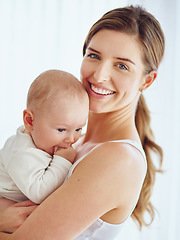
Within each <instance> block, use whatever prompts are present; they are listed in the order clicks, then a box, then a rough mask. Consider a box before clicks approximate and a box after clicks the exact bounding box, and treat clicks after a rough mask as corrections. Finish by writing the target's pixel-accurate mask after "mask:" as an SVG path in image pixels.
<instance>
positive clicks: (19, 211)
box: [0, 200, 38, 233]
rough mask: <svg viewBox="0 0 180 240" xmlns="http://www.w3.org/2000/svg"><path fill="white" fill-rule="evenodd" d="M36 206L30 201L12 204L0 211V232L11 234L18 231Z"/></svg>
mask: <svg viewBox="0 0 180 240" xmlns="http://www.w3.org/2000/svg"><path fill="white" fill-rule="evenodd" d="M37 206H38V205H36V204H35V203H33V202H31V201H30V200H28V201H25V202H20V203H16V204H13V205H12V206H10V207H7V208H4V209H3V210H1V211H0V231H1V232H7V233H12V232H14V231H16V229H18V228H19V227H20V226H21V225H22V224H23V222H24V221H25V220H26V218H27V217H28V216H29V215H30V214H31V213H32V212H33V211H34V210H35V209H36V207H37Z"/></svg>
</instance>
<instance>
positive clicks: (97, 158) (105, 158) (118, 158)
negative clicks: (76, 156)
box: [78, 140, 147, 179]
mask: <svg viewBox="0 0 180 240" xmlns="http://www.w3.org/2000/svg"><path fill="white" fill-rule="evenodd" d="M141 148H142V147H141V145H140V144H138V143H136V142H135V143H134V141H131V140H120V141H109V142H104V143H101V144H98V145H96V146H95V147H94V148H93V149H92V150H91V151H90V152H89V153H88V154H87V155H85V156H84V158H83V159H82V161H81V162H80V165H91V166H93V167H94V168H96V169H99V171H100V170H101V171H102V172H103V171H104V172H106V171H107V172H109V173H110V174H119V173H120V172H121V171H128V173H129V174H130V175H131V176H132V177H133V175H134V174H135V173H138V176H139V178H140V179H141V178H142V177H143V176H144V175H145V173H146V168H147V163H146V159H145V154H144V152H143V149H141ZM78 165H79V164H78ZM89 167H90V166H89ZM117 171H118V173H117ZM121 176H122V175H121Z"/></svg>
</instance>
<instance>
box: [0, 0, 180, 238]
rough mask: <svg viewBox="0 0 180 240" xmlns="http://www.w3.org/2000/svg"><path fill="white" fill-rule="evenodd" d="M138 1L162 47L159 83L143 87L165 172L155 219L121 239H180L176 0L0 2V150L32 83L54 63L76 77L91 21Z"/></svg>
mask: <svg viewBox="0 0 180 240" xmlns="http://www.w3.org/2000/svg"><path fill="white" fill-rule="evenodd" d="M131 3H132V4H140V5H143V6H144V7H145V8H146V9H147V10H149V11H150V12H151V13H152V14H154V15H155V16H156V17H157V18H158V20H159V21H160V23H161V25H162V28H163V30H164V32H165V37H166V52H165V57H164V60H163V62H162V64H161V66H160V68H159V75H158V78H157V81H156V83H155V84H154V85H153V86H152V87H151V89H149V90H147V92H145V97H146V99H147V102H148V105H149V108H150V110H151V112H152V126H153V129H154V132H155V136H156V139H157V142H158V143H159V144H160V145H161V146H162V147H163V149H164V169H165V170H166V171H165V173H164V174H163V175H160V176H158V178H157V183H156V187H155V189H154V194H153V202H154V204H155V206H156V207H157V209H158V211H159V216H158V215H157V217H156V220H155V222H154V224H153V225H152V226H151V227H150V228H145V229H144V230H143V231H142V232H141V233H139V232H138V231H137V229H136V228H135V226H134V224H133V222H132V221H131V220H130V223H129V225H127V226H126V227H125V228H124V230H123V232H122V234H121V238H120V239H126V240H130V239H131V240H132V239H133V240H136V239H138V240H142V239H143V240H144V239H146V240H148V239H157V240H160V239H163V240H177V239H180V230H179V223H178V216H179V215H178V213H180V208H179V206H178V202H179V200H180V190H179V189H180V187H179V185H180V177H179V174H178V172H179V169H180V163H179V162H180V161H179V160H180V157H179V149H180V140H179V134H180V106H179V102H180V94H179V92H180V79H179V70H180V63H179V56H180V47H179V42H180V30H179V29H180V2H179V1H178V0H171V1H168V0H151V1H150V0H144V1H143V0H142V1H135V0H134V1H133V0H132V1H125V0H124V1H122V0H119V1H117V0H111V1H109V0H98V1H97V0H31V1H29V0H0V31H1V34H0V35H1V37H0V114H1V118H0V148H1V147H2V146H3V144H4V142H5V140H6V139H7V138H8V137H9V136H10V135H12V134H14V133H15V131H16V128H17V127H18V126H19V125H21V124H22V111H23V109H24V108H25V102H26V94H27V91H28V88H29V85H30V83H31V82H32V81H33V80H34V78H35V77H36V76H37V75H39V74H40V73H41V72H42V71H44V70H47V69H51V68H58V69H63V70H66V71H69V72H71V73H73V74H74V75H76V77H79V69H80V64H81V61H82V45H83V42H84V39H85V37H86V34H87V32H88V30H89V28H90V26H91V25H92V24H93V23H94V22H95V21H96V20H97V19H98V18H99V17H100V16H101V15H102V14H104V13H105V12H106V11H108V10H110V9H113V8H116V7H121V6H125V5H126V4H131Z"/></svg>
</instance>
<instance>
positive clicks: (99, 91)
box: [90, 83, 114, 95]
mask: <svg viewBox="0 0 180 240" xmlns="http://www.w3.org/2000/svg"><path fill="white" fill-rule="evenodd" d="M90 85H91V89H92V90H93V91H94V92H95V93H98V94H101V95H110V94H113V93H114V92H113V91H111V90H105V89H102V88H97V87H95V86H94V85H93V84H92V83H91V84H90Z"/></svg>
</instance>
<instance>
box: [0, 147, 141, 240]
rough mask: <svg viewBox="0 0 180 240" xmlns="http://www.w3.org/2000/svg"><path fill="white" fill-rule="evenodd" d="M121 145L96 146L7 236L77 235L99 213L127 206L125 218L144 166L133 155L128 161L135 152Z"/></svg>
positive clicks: (65, 239)
mask: <svg viewBox="0 0 180 240" xmlns="http://www.w3.org/2000/svg"><path fill="white" fill-rule="evenodd" d="M119 146H120V145H119V143H117V144H116V143H113V145H112V143H111V144H104V146H100V147H97V148H96V149H94V150H93V151H92V152H91V153H90V154H88V155H87V156H86V157H85V158H84V159H83V161H82V162H81V163H80V164H79V165H78V166H77V167H76V169H75V171H74V173H73V174H72V176H71V177H70V178H69V179H68V180H67V181H66V182H65V183H64V184H63V185H62V186H61V187H60V188H59V189H57V190H56V191H55V192H54V193H53V194H51V195H50V196H49V197H48V198H47V199H46V200H45V201H44V202H43V203H42V204H41V205H40V206H39V207H38V208H37V209H36V210H35V211H34V212H33V213H32V214H31V215H30V216H29V217H28V218H27V220H26V221H25V223H24V224H23V225H22V226H21V227H20V228H19V229H18V230H17V231H16V232H15V233H14V234H12V235H11V236H8V235H7V236H6V237H7V239H14V240H19V239H21V240H32V239H33V240H39V239H41V240H51V239H53V240H56V239H57V240H59V239H61V240H70V239H74V238H75V237H76V236H77V235H79V234H80V233H81V232H82V231H83V230H84V229H86V228H87V227H88V226H89V225H91V224H92V223H93V222H94V221H95V220H96V219H97V218H98V217H101V216H103V215H104V214H105V213H107V212H109V211H111V210H113V209H116V208H122V209H123V207H125V212H124V213H123V214H124V215H123V216H122V221H123V220H125V218H126V217H127V216H128V214H129V213H130V210H131V209H132V206H133V205H134V204H135V202H136V200H137V198H138V194H139V192H140V187H141V184H142V179H143V177H144V172H145V171H144V169H145V167H144V165H143V167H142V166H141V165H142V164H139V165H140V167H136V165H137V164H134V159H133V157H132V158H131V157H130V160H128V161H127V158H129V156H131V155H133V154H129V153H127V152H128V151H126V150H125V151H124V152H123V151H122V150H123V149H124V147H123V148H122V149H121V147H119ZM135 151H136V150H135ZM119 156H121V159H120V157H119ZM138 157H139V156H138ZM136 168H137V169H136ZM138 169H139V170H138ZM137 170H138V171H137ZM133 174H135V175H133ZM134 178H136V181H134ZM127 200H128V207H127V206H126V204H127V203H126V202H127ZM0 239H3V240H4V239H6V238H4V236H3V237H2V238H1V237H0Z"/></svg>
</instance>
